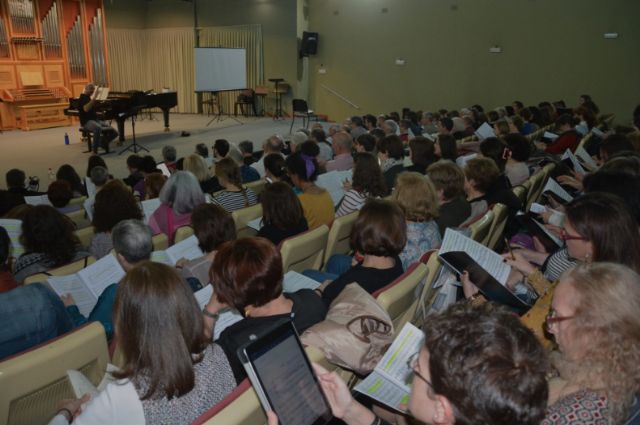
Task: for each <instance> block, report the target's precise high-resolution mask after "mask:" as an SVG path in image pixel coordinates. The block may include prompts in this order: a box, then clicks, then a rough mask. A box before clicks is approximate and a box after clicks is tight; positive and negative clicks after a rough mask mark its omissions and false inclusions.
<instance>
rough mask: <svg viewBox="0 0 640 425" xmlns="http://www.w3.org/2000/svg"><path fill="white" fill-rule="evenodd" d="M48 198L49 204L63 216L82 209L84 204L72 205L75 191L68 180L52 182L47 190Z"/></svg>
mask: <svg viewBox="0 0 640 425" xmlns="http://www.w3.org/2000/svg"><path fill="white" fill-rule="evenodd" d="M47 197H48V198H49V202H51V205H53V206H54V208H55V209H57V210H58V211H59V212H61V213H62V214H67V213H70V212H74V211H79V210H81V209H82V204H75V205H70V204H69V202H70V201H71V199H72V198H73V191H72V190H71V186H70V185H69V183H67V181H66V180H56V181H53V182H51V184H50V185H49V188H48V189H47Z"/></svg>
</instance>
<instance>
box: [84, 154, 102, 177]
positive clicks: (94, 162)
mask: <svg viewBox="0 0 640 425" xmlns="http://www.w3.org/2000/svg"><path fill="white" fill-rule="evenodd" d="M95 167H104V168H107V163H106V162H104V159H102V157H101V156H100V155H95V154H93V155H91V156H90V157H89V160H88V161H87V174H86V176H87V177H89V178H91V170H93V169H94V168H95Z"/></svg>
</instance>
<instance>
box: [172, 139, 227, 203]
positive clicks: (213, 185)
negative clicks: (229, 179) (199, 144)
mask: <svg viewBox="0 0 640 425" xmlns="http://www.w3.org/2000/svg"><path fill="white" fill-rule="evenodd" d="M205 148H206V146H205ZM182 167H183V170H184V171H190V172H191V173H192V174H193V175H194V176H196V178H197V179H198V182H199V183H200V189H202V191H203V192H204V193H209V194H211V193H213V192H218V191H219V190H222V189H223V188H222V186H220V183H219V182H218V178H217V177H214V176H211V175H210V174H209V166H208V165H207V162H206V160H205V159H204V158H203V157H202V156H200V155H198V154H192V155H189V156H188V157H186V158H185V159H184V162H183V164H182Z"/></svg>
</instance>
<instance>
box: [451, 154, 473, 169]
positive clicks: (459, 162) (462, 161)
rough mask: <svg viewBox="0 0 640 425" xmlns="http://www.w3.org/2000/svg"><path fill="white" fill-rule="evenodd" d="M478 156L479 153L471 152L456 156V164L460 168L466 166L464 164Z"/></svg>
mask: <svg viewBox="0 0 640 425" xmlns="http://www.w3.org/2000/svg"><path fill="white" fill-rule="evenodd" d="M477 157H478V154H477V153H470V154H469V155H464V156H459V157H458V158H456V165H457V166H458V167H460V168H464V166H465V165H467V162H469V161H470V160H472V159H474V158H477Z"/></svg>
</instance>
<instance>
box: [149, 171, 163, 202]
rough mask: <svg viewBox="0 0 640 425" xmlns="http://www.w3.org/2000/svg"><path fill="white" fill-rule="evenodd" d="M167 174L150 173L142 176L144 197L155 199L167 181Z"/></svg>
mask: <svg viewBox="0 0 640 425" xmlns="http://www.w3.org/2000/svg"><path fill="white" fill-rule="evenodd" d="M167 180H168V179H167V176H165V175H164V174H162V173H152V174H149V175H148V176H147V177H145V178H144V199H145V200H146V199H156V198H157V197H159V196H160V192H161V191H162V188H163V187H164V185H165V183H166V182H167Z"/></svg>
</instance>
